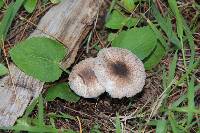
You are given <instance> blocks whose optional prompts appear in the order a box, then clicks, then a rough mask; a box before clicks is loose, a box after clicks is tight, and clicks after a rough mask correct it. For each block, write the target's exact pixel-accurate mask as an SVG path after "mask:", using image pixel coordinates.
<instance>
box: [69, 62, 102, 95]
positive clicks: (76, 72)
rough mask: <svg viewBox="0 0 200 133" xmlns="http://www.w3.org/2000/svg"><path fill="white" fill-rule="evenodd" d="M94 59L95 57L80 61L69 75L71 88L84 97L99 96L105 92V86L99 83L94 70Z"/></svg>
mask: <svg viewBox="0 0 200 133" xmlns="http://www.w3.org/2000/svg"><path fill="white" fill-rule="evenodd" d="M94 61H95V59H94V58H87V59H85V60H83V61H81V62H79V63H78V64H77V65H76V66H74V68H73V70H72V72H71V73H70V75H69V85H70V87H71V89H72V90H73V91H74V92H75V93H76V94H78V95H79V96H82V97H84V98H94V97H98V96H99V95H100V94H102V93H103V92H105V88H104V87H102V86H101V85H100V84H99V82H98V80H97V77H96V76H95V73H94V71H93V68H94Z"/></svg>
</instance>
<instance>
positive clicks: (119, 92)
mask: <svg viewBox="0 0 200 133" xmlns="http://www.w3.org/2000/svg"><path fill="white" fill-rule="evenodd" d="M145 78H146V74H145V69H144V65H143V63H142V61H141V60H140V59H139V58H138V57H137V56H136V55H134V54H133V53H132V52H131V51H129V50H127V49H122V48H116V47H110V48H104V49H102V50H101V51H100V52H99V53H98V55H97V57H96V58H87V59H85V60H83V61H81V62H80V63H78V64H77V65H76V66H74V68H73V69H72V72H71V73H70V75H69V85H70V87H71V89H72V90H73V91H74V92H75V93H76V94H78V95H80V96H82V97H85V98H95V97H98V96H99V95H101V94H102V93H104V92H105V91H106V92H108V93H109V94H110V96H111V97H113V98H123V97H132V96H134V95H135V94H137V93H139V92H140V91H141V90H142V88H143V86H144V84H145Z"/></svg>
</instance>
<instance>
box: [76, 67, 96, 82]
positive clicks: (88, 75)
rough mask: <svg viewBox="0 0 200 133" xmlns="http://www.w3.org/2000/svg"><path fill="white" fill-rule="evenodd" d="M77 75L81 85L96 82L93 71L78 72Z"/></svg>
mask: <svg viewBox="0 0 200 133" xmlns="http://www.w3.org/2000/svg"><path fill="white" fill-rule="evenodd" d="M78 75H79V76H80V77H81V79H82V80H83V83H84V84H85V85H87V86H88V85H92V84H93V82H94V80H96V75H95V73H94V71H93V70H92V69H90V68H87V69H84V70H82V71H80V72H79V74H78Z"/></svg>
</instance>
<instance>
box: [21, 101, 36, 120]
mask: <svg viewBox="0 0 200 133" xmlns="http://www.w3.org/2000/svg"><path fill="white" fill-rule="evenodd" d="M37 103H38V98H36V99H35V100H34V101H33V102H32V103H31V105H29V106H28V107H27V108H26V111H25V114H24V116H23V118H27V117H28V115H29V114H30V113H31V112H32V111H33V109H34V108H35V106H36V105H37Z"/></svg>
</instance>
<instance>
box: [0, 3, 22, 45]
mask: <svg viewBox="0 0 200 133" xmlns="http://www.w3.org/2000/svg"><path fill="white" fill-rule="evenodd" d="M23 2H24V0H16V2H15V3H11V4H10V5H9V6H8V9H7V10H6V12H5V16H4V17H3V19H2V21H1V23H0V46H1V45H2V41H4V39H5V38H6V35H7V32H8V29H9V28H10V26H11V23H12V21H13V19H14V17H15V15H16V13H17V11H18V10H19V8H20V7H21V5H22V4H23Z"/></svg>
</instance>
